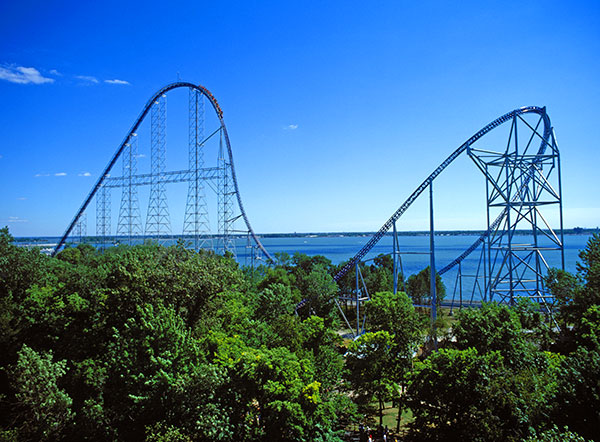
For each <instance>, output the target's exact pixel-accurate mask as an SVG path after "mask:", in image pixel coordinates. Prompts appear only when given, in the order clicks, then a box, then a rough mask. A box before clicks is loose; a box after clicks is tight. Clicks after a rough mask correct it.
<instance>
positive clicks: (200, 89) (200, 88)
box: [52, 82, 273, 262]
mask: <svg viewBox="0 0 600 442" xmlns="http://www.w3.org/2000/svg"><path fill="white" fill-rule="evenodd" d="M182 87H184V88H189V89H195V90H197V91H198V92H200V93H201V94H202V95H204V96H205V97H206V98H208V100H209V101H210V104H211V105H212V107H213V109H214V110H215V112H216V114H217V116H218V118H219V122H220V124H221V128H222V130H223V135H224V138H225V144H226V145H227V153H228V155H229V162H230V165H231V177H232V179H233V183H234V186H235V192H236V195H237V202H238V205H239V208H240V211H241V213H242V217H243V218H244V222H245V223H246V227H247V228H248V232H249V233H250V235H251V236H252V239H253V240H254V242H255V243H256V245H257V246H258V247H259V249H260V250H261V252H262V253H263V254H264V255H265V257H266V258H267V259H268V260H269V261H271V262H272V261H273V258H271V255H269V252H267V250H266V249H265V248H264V246H263V245H262V243H261V242H260V240H259V239H258V237H257V236H256V234H255V233H254V230H253V229H252V226H251V225H250V221H249V220H248V216H247V215H246V211H245V210H244V205H243V203H242V198H241V196H240V191H239V187H238V182H237V177H236V173H235V167H234V165H233V152H232V150H231V143H230V142H229V134H228V133H227V127H226V126H225V122H224V120H223V111H222V110H221V107H220V106H219V103H218V102H217V100H216V98H215V97H214V96H213V95H212V94H211V93H210V91H209V90H208V89H206V88H205V87H204V86H201V85H195V84H193V83H188V82H176V83H171V84H169V85H167V86H165V87H163V88H162V89H160V90H159V91H158V92H156V94H154V96H153V97H152V98H151V99H150V100H148V102H147V103H146V105H145V106H144V109H143V110H142V112H141V113H140V115H139V116H138V118H137V119H136V120H135V123H134V124H133V126H132V127H131V129H130V130H129V132H128V133H127V135H126V136H125V138H124V139H123V141H122V143H121V144H120V146H119V148H118V149H117V151H116V152H115V154H114V155H113V157H112V158H111V160H110V161H109V163H108V165H107V166H106V168H105V169H104V171H103V172H102V174H101V175H100V177H99V178H98V181H96V184H95V185H94V187H93V188H92V190H91V192H90V193H89V194H88V196H87V197H86V199H85V200H84V202H83V204H82V205H81V207H80V208H79V210H78V211H77V213H76V214H75V216H74V217H73V220H72V221H71V223H70V224H69V227H67V230H65V233H64V234H63V236H62V237H61V239H60V241H59V242H58V244H57V245H56V247H55V248H54V251H53V252H52V256H54V255H56V254H57V253H58V252H59V250H60V249H61V247H62V246H64V244H65V242H66V240H67V238H68V236H69V235H70V234H71V231H72V230H73V228H74V227H75V224H77V221H78V220H79V218H80V217H81V215H82V214H83V212H84V211H85V209H86V208H87V207H88V205H89V204H90V202H91V201H92V198H93V197H94V195H95V194H96V192H97V191H98V189H99V188H100V187H101V186H102V183H103V182H104V180H105V179H106V178H107V177H108V176H109V173H110V171H111V169H112V168H113V166H114V165H115V163H116V162H117V159H118V158H119V156H120V155H121V153H122V152H123V150H124V149H125V145H126V144H127V142H128V140H129V137H131V135H132V134H134V133H135V132H137V130H138V128H139V126H140V124H141V123H142V121H143V120H144V118H145V117H146V115H147V114H148V112H150V109H151V108H152V104H153V103H154V102H155V101H156V100H157V99H159V98H160V97H161V96H162V95H163V94H166V93H167V92H169V91H170V90H173V89H177V88H182Z"/></svg>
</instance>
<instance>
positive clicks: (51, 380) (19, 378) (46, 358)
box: [9, 345, 73, 440]
mask: <svg viewBox="0 0 600 442" xmlns="http://www.w3.org/2000/svg"><path fill="white" fill-rule="evenodd" d="M18 356H19V359H18V361H17V363H16V364H15V366H14V367H13V368H12V369H11V370H10V374H9V376H10V379H11V381H12V385H13V387H14V388H15V390H16V393H15V399H16V403H14V404H13V405H14V407H15V408H16V410H17V411H16V413H15V417H16V418H17V420H18V421H17V425H18V429H19V435H20V436H21V437H23V438H24V439H27V440H53V439H55V438H60V436H62V435H63V432H64V430H65V427H66V426H67V425H68V424H69V423H70V421H71V420H72V419H73V413H72V411H71V404H72V402H73V401H72V400H71V398H70V397H69V395H68V394H67V393H66V392H65V391H64V390H63V389H61V388H60V387H59V386H58V381H59V379H60V378H62V377H63V376H64V375H65V373H66V361H57V362H54V361H53V360H52V353H47V354H40V353H37V352H36V351H35V350H33V349H31V348H29V347H28V346H26V345H23V347H22V348H21V350H20V351H19V353H18Z"/></svg>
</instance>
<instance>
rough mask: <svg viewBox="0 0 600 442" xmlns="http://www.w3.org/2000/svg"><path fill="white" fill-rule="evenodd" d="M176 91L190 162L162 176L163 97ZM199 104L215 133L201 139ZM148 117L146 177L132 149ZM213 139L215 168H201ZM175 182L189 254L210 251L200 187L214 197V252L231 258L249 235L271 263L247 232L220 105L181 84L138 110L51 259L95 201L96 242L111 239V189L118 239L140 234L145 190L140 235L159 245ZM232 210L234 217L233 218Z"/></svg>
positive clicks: (200, 88)
mask: <svg viewBox="0 0 600 442" xmlns="http://www.w3.org/2000/svg"><path fill="white" fill-rule="evenodd" d="M175 89H188V90H189V91H190V96H189V98H190V101H189V116H188V120H189V151H188V153H189V158H188V159H189V161H188V168H187V169H186V170H172V171H167V170H166V167H165V153H166V144H165V143H166V137H165V135H166V94H167V93H168V92H169V91H172V90H175ZM204 103H208V104H209V107H210V109H211V110H212V111H214V114H213V115H214V117H216V119H215V120H213V121H215V122H216V129H215V130H214V131H212V132H211V133H210V134H209V135H208V136H206V137H204V135H203V134H204ZM148 116H149V117H150V126H151V127H150V131H151V137H150V138H151V171H150V173H142V174H138V173H137V172H136V169H137V162H136V160H137V154H136V153H135V150H136V149H137V145H136V146H134V149H132V148H131V147H132V143H133V141H134V140H133V138H134V137H135V134H136V133H137V131H138V129H140V126H141V125H142V123H143V122H144V121H145V119H146V117H148ZM217 135H218V137H219V140H218V143H219V147H218V154H217V157H218V158H217V165H216V167H204V160H205V158H204V150H205V149H204V147H205V143H206V142H207V141H208V140H210V139H211V138H213V137H215V139H216V137H217ZM215 144H216V143H215ZM119 159H121V161H123V175H122V176H117V177H114V176H111V172H113V169H114V167H115V165H116V163H117V161H118V160H119ZM180 182H186V183H188V198H187V201H186V212H185V216H184V229H183V231H184V233H183V239H185V236H190V235H191V236H192V238H193V243H194V244H193V246H194V248H200V247H202V246H203V245H204V247H210V245H209V244H210V241H207V235H208V232H209V231H210V226H209V224H208V211H207V208H206V199H205V194H204V191H205V190H206V187H205V184H207V185H208V187H209V188H210V189H211V190H213V191H214V192H215V193H216V194H217V195H216V199H217V206H218V207H217V210H216V211H217V212H218V214H217V219H218V227H217V237H218V240H219V243H220V245H219V251H222V252H233V253H234V254H235V246H234V242H233V240H234V234H236V233H237V232H241V233H243V234H249V235H250V237H251V238H252V240H253V242H254V244H255V245H256V247H257V249H259V250H260V251H261V253H262V255H264V256H265V258H266V259H267V260H268V261H269V262H273V259H272V258H271V256H270V254H269V253H268V252H267V250H266V249H265V248H264V246H263V245H262V243H261V242H260V240H259V238H258V236H257V235H256V234H255V232H254V230H253V229H252V226H251V224H250V220H249V218H248V216H247V214H246V211H245V209H244V205H243V203H242V198H241V196H240V191H239V187H238V182H237V177H236V171H235V167H234V161H233V150H232V148H231V143H230V140H229V134H228V132H227V128H226V126H225V121H224V120H223V111H222V110H221V107H220V106H219V103H218V102H217V100H216V99H215V97H214V96H213V95H212V94H211V93H210V91H208V89H206V88H205V87H203V86H201V85H197V84H193V83H189V82H182V81H178V82H176V83H171V84H169V85H166V86H165V87H163V88H161V89H160V90H159V91H157V92H156V93H155V94H154V95H153V96H152V97H151V98H150V100H149V101H148V102H147V103H146V105H145V106H144V107H143V109H142V111H141V112H140V114H139V116H138V117H137V118H136V120H135V121H134V123H133V125H132V127H131V128H130V130H129V131H128V132H127V135H126V136H125V138H124V139H123V141H122V142H121V143H120V144H119V146H118V148H117V150H116V152H115V153H114V154H113V156H112V157H111V158H110V160H109V162H108V164H107V165H106V167H105V168H104V170H103V171H102V172H101V173H100V175H99V177H98V179H97V180H96V182H95V184H94V186H93V187H92V189H91V190H90V192H89V193H88V194H87V196H86V197H85V199H84V200H83V203H82V204H81V206H80V207H79V209H78V210H77V211H76V213H75V215H74V217H73V218H72V220H71V222H70V223H69V225H68V226H67V228H66V229H65V232H64V233H63V235H62V236H61V238H60V240H59V241H58V243H57V245H56V246H55V248H54V250H53V252H52V255H53V256H54V255H56V254H57V253H58V252H59V251H60V250H61V249H62V247H63V246H64V245H65V243H66V241H67V239H68V238H69V237H70V236H71V235H72V234H73V233H75V231H76V226H77V225H78V223H79V222H80V219H81V217H82V216H84V212H85V211H86V209H87V208H88V207H89V205H90V204H91V201H92V199H93V198H94V197H96V234H97V235H98V236H99V237H100V241H101V242H103V243H105V242H107V240H108V239H109V237H110V235H111V209H110V189H112V188H120V189H122V200H121V209H120V211H119V221H118V228H117V234H121V235H123V236H125V237H126V238H127V240H128V241H130V242H131V240H132V239H133V238H134V237H136V236H140V235H141V234H142V227H141V226H142V224H141V220H140V218H141V217H140V214H139V213H140V212H139V205H138V197H137V196H138V193H137V189H138V187H139V186H145V185H149V186H150V201H149V204H148V212H147V213H146V225H145V234H146V235H147V237H150V238H151V239H157V240H159V241H161V240H162V239H164V237H165V235H167V234H170V232H171V228H170V225H171V223H170V219H169V210H168V206H167V197H166V184H170V183H180ZM236 203H237V204H236ZM236 207H237V208H238V209H239V211H235V212H234V209H235V208H236ZM238 219H243V222H244V223H245V226H246V229H245V230H234V223H235V221H236V220H238ZM211 236H213V237H214V235H211ZM141 238H144V239H145V238H146V237H144V236H141Z"/></svg>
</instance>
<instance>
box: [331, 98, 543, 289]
mask: <svg viewBox="0 0 600 442" xmlns="http://www.w3.org/2000/svg"><path fill="white" fill-rule="evenodd" d="M526 113H535V114H538V115H540V117H541V118H542V120H543V122H544V132H543V135H542V141H541V145H540V148H539V150H538V153H537V155H538V156H540V155H542V154H543V153H544V151H545V150H546V146H547V145H548V138H549V137H550V134H551V131H552V126H551V124H550V117H548V115H547V114H546V108H545V107H538V106H527V107H521V108H519V109H515V110H513V111H511V112H508V113H506V114H504V115H502V116H501V117H499V118H497V119H495V120H494V121H492V122H491V123H489V124H488V125H487V126H485V127H484V128H483V129H481V130H480V131H479V132H477V133H476V134H475V135H473V136H472V137H471V138H469V139H468V140H467V141H465V142H464V143H463V144H461V145H460V146H459V147H458V149H456V150H455V151H454V152H452V153H451V154H450V156H448V158H446V159H445V160H444V162H442V163H441V164H440V165H439V166H438V167H437V168H436V169H435V170H434V171H433V172H432V173H431V174H430V175H429V176H428V177H427V178H426V179H425V180H424V181H423V182H422V183H421V185H420V186H419V187H417V189H416V190H415V191H414V192H413V193H412V194H411V195H410V196H409V197H408V198H407V199H406V201H405V202H404V203H403V204H402V205H401V206H400V207H399V208H398V210H396V211H395V212H394V214H393V215H392V216H391V217H390V218H389V219H388V220H387V221H386V222H385V224H384V225H383V226H381V228H380V229H379V230H378V231H377V232H376V233H375V234H374V235H373V236H372V237H371V239H370V240H369V242H367V243H366V244H365V245H364V246H363V247H362V249H360V250H359V251H358V253H356V255H354V257H352V259H350V261H348V262H347V263H346V265H344V267H342V268H341V269H340V271H339V272H338V273H337V274H336V275H335V276H334V277H333V279H334V280H336V281H339V280H340V279H341V278H342V277H343V276H344V275H345V274H346V273H348V272H349V271H350V270H351V269H353V268H354V266H355V265H356V263H357V262H360V261H361V260H362V259H363V258H364V257H365V255H366V254H367V253H369V251H371V249H372V248H373V247H374V246H375V244H377V243H378V242H379V241H380V240H381V238H383V237H384V236H385V234H386V233H387V232H389V230H390V229H391V228H392V226H393V225H394V223H395V222H396V221H397V220H398V219H399V218H400V217H401V216H402V215H403V214H404V212H406V210H407V209H408V208H409V207H410V206H411V205H412V203H413V202H415V200H416V199H417V198H418V197H419V195H421V193H423V191H424V190H425V189H427V187H429V185H430V184H431V183H432V182H433V181H434V180H435V179H436V178H437V176H438V175H439V174H441V173H442V171H443V170H444V169H445V168H446V167H448V166H449V165H450V164H451V163H452V162H453V161H454V160H455V159H456V158H458V157H459V156H460V155H461V154H462V153H464V152H466V151H467V149H468V148H469V146H471V145H472V144H473V143H475V142H476V141H477V140H479V139H480V138H481V137H483V136H484V135H485V134H487V133H488V132H490V131H491V130H492V129H495V128H496V127H498V126H500V125H501V124H503V123H506V122H507V121H510V120H512V119H513V118H515V117H517V116H519V115H522V114H526ZM505 214H506V210H504V211H503V212H502V213H501V214H500V215H499V216H498V218H496V220H495V221H494V222H493V223H492V224H491V225H490V227H489V229H488V230H487V231H486V232H484V233H483V234H482V235H481V236H480V237H479V238H478V239H477V240H476V241H475V242H474V243H473V245H471V246H470V247H469V248H468V249H467V250H465V252H463V253H462V254H461V255H460V256H458V257H457V258H456V259H455V260H454V261H452V262H451V263H450V264H448V265H447V266H445V267H444V268H443V269H441V270H440V271H439V272H438V273H439V274H443V273H445V272H447V271H448V270H450V269H451V268H452V267H454V266H455V265H457V264H458V263H459V262H460V261H462V260H463V259H465V258H466V257H467V256H468V255H469V254H471V253H472V252H473V251H474V250H475V249H477V247H479V245H480V244H481V243H483V241H485V239H486V238H487V237H488V236H489V235H490V233H491V232H493V231H494V230H495V228H496V227H498V226H499V225H500V223H501V222H502V220H503V219H504V217H505Z"/></svg>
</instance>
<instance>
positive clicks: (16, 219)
mask: <svg viewBox="0 0 600 442" xmlns="http://www.w3.org/2000/svg"><path fill="white" fill-rule="evenodd" d="M6 222H7V223H27V222H29V220H27V219H23V218H19V217H18V216H9V217H8V220H7V221H6Z"/></svg>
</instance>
